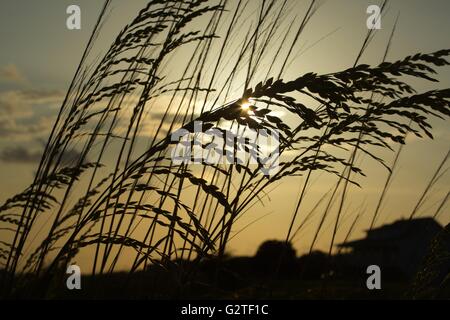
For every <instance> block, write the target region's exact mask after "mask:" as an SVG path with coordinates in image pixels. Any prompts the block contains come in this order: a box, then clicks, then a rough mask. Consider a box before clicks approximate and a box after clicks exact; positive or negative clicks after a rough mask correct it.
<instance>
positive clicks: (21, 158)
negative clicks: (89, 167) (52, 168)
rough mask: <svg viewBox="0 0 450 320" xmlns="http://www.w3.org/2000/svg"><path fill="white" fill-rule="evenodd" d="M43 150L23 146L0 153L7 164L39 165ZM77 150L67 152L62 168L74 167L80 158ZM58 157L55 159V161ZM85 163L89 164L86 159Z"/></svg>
mask: <svg viewBox="0 0 450 320" xmlns="http://www.w3.org/2000/svg"><path fill="white" fill-rule="evenodd" d="M42 153H43V150H42V149H41V150H39V151H37V150H30V149H27V148H26V147H23V146H16V147H6V148H4V149H3V150H2V151H1V152H0V161H2V162H5V163H38V162H39V161H40V160H41V157H42ZM80 156H81V154H80V152H78V151H77V150H74V149H72V150H67V151H65V152H64V154H63V156H62V158H61V166H72V165H74V164H75V163H76V161H77V160H78V159H79V158H80ZM57 158H58V156H56V157H55V161H56V159H57ZM84 162H87V159H85V161H84Z"/></svg>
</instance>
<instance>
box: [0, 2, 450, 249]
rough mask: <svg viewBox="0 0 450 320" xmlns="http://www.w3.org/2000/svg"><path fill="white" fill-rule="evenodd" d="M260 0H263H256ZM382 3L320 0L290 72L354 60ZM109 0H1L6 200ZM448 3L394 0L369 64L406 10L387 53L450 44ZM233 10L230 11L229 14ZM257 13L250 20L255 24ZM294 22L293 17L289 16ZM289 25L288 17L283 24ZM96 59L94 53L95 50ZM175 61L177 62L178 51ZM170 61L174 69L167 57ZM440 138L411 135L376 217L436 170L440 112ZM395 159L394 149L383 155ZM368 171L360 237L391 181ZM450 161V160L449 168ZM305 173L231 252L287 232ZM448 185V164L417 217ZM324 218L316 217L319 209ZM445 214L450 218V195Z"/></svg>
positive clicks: (119, 5) (104, 40) (404, 203)
mask: <svg viewBox="0 0 450 320" xmlns="http://www.w3.org/2000/svg"><path fill="white" fill-rule="evenodd" d="M145 3H146V1H141V0H132V1H124V0H115V1H113V7H114V8H113V10H112V11H111V12H110V13H109V14H110V17H109V20H108V22H107V24H106V25H105V28H104V30H103V31H102V33H101V35H100V38H99V42H98V43H97V46H98V50H99V52H100V51H101V50H102V48H103V47H104V46H105V45H107V44H108V43H109V42H110V41H111V40H112V39H113V36H114V35H115V33H116V32H117V31H118V30H120V28H121V27H122V26H123V25H124V24H125V23H127V22H128V21H129V20H130V18H131V17H133V15H134V14H135V13H136V12H137V10H139V9H140V8H142V7H143V5H144V4H145ZM250 3H251V4H250V7H249V12H252V8H251V6H253V5H254V6H255V8H254V9H253V10H256V5H257V4H258V3H259V0H252V1H250ZM308 3H309V1H294V2H291V9H290V17H291V18H294V17H298V18H299V19H300V18H301V17H302V16H303V14H304V12H305V10H306V8H307V5H308ZM374 3H377V2H376V1H366V0H342V1H335V0H329V1H320V4H321V5H320V6H319V9H318V11H317V13H316V14H315V15H314V16H313V18H312V20H311V21H310V23H309V24H308V25H307V28H306V30H305V32H304V33H302V34H301V38H300V40H299V45H298V46H297V47H296V48H295V51H296V53H297V54H296V56H295V59H294V60H292V63H291V64H290V67H289V68H288V69H287V71H286V72H285V74H284V78H285V79H294V78H296V77H298V76H299V75H301V74H303V73H306V72H310V71H314V72H317V73H330V72H333V71H339V70H342V69H346V68H348V67H350V66H352V65H353V62H354V61H355V58H356V55H357V52H358V51H359V48H360V47H361V44H362V41H363V40H364V37H365V35H366V33H367V27H366V19H367V17H368V15H367V14H366V8H367V6H368V5H370V4H374ZM71 4H76V5H79V6H80V8H81V14H82V16H81V17H82V18H81V19H82V20H81V21H82V29H81V30H68V29H67V28H66V24H65V23H66V18H67V14H66V8H67V6H69V5H71ZM102 5H103V1H102V0H71V1H67V0H39V1H29V0H1V1H0V40H1V49H0V161H1V165H0V201H2V202H3V201H4V200H6V199H7V198H9V197H11V196H13V195H14V194H15V193H17V192H20V191H21V190H23V189H24V188H25V187H27V186H28V185H29V184H30V183H31V181H32V178H33V174H34V172H35V170H36V168H37V164H38V162H39V160H40V157H41V153H42V150H43V147H44V144H45V142H46V139H47V137H48V135H49V134H50V130H51V127H52V125H53V123H54V121H55V119H56V116H57V113H58V110H59V108H60V106H61V103H62V101H63V99H64V95H65V92H66V91H67V88H68V86H69V84H70V81H71V80H72V77H73V75H74V72H75V70H76V67H77V65H78V62H79V61H80V58H81V55H82V53H83V50H84V48H85V45H86V43H87V41H88V38H89V36H90V33H91V31H92V29H93V26H94V24H95V21H96V19H97V17H98V15H99V12H100V9H101V7H102ZM449 13H450V2H449V1H447V0H430V1H422V0H414V1H413V0H392V1H389V4H388V10H387V12H386V15H385V16H383V18H382V29H381V30H380V31H379V32H378V33H377V34H376V36H375V38H374V41H373V42H372V43H371V44H370V46H369V48H368V50H367V52H366V53H365V55H364V56H363V57H362V59H361V61H360V62H361V63H369V64H378V63H380V61H381V59H382V56H383V54H384V50H385V45H386V42H387V41H388V39H389V36H390V33H391V29H392V25H393V24H394V21H395V19H396V17H397V15H398V14H399V20H398V26H397V29H396V32H395V35H394V39H393V43H392V46H391V48H390V51H389V54H388V57H387V60H388V61H393V60H398V59H401V58H403V57H405V56H407V55H411V54H414V53H418V52H422V53H427V52H433V51H437V50H439V49H444V48H445V49H447V48H449V47H450V37H449V32H450V19H449V16H448V15H449ZM227 14H230V13H229V12H228V13H227ZM253 20H255V16H254V15H253V16H251V17H250V18H249V21H248V23H252V22H254V21H253ZM286 20H287V21H289V20H288V19H286ZM285 26H287V24H285ZM93 58H95V57H93ZM171 63H173V66H174V69H176V67H177V66H178V63H179V62H178V61H177V60H176V59H173V60H172V61H171ZM167 68H169V69H170V68H171V65H168V66H167ZM438 72H439V75H437V78H438V79H439V80H440V83H438V84H433V83H427V82H415V83H414V85H415V88H416V89H417V91H419V92H421V91H425V90H428V89H432V88H433V89H435V88H449V87H450V68H449V67H444V68H440V69H438ZM432 124H433V134H434V137H435V138H434V140H430V139H424V140H419V139H417V138H409V139H408V143H407V145H406V147H405V149H404V152H403V154H402V155H401V158H400V160H399V166H398V171H397V172H396V173H395V178H394V181H393V183H392V186H391V189H390V191H389V193H388V195H387V198H386V201H385V205H384V207H383V209H382V213H381V217H380V219H379V223H378V224H383V223H388V222H392V221H394V220H397V219H399V218H402V217H403V218H404V217H407V216H409V214H410V213H411V211H412V209H413V208H414V206H415V205H416V203H417V201H418V199H419V197H420V195H421V193H422V192H423V190H424V189H425V187H426V185H427V183H428V182H429V180H430V179H431V177H432V175H433V173H434V171H435V169H436V168H437V166H438V165H439V163H440V162H441V160H442V158H443V157H444V156H445V154H446V153H447V150H448V149H449V148H450V126H449V120H448V119H447V120H433V121H432ZM382 155H383V156H384V158H385V159H386V161H387V163H388V164H390V163H391V162H392V160H393V157H394V154H393V153H387V152H386V153H382ZM358 161H362V167H363V168H364V169H365V172H366V174H367V177H366V178H365V179H359V180H358V181H359V182H360V183H361V185H362V188H361V189H358V188H356V187H351V190H350V193H349V197H348V199H347V205H348V208H346V209H347V210H346V213H345V216H344V219H343V222H342V223H343V224H342V230H343V231H342V232H340V233H339V234H338V239H337V242H339V241H341V240H342V239H343V237H345V233H346V231H347V230H348V228H349V227H350V225H351V222H352V221H353V219H354V216H355V215H356V214H358V213H359V212H360V211H361V213H362V217H361V219H360V220H359V222H358V224H357V226H356V230H355V232H354V233H353V235H352V238H359V237H362V236H364V230H365V229H367V228H368V226H369V221H370V217H371V215H372V214H373V211H374V209H375V204H376V201H377V199H378V197H379V195H380V193H381V190H382V187H383V185H384V182H385V179H386V176H387V171H386V170H385V169H384V168H382V167H381V166H380V165H379V164H376V163H374V162H373V161H372V160H370V159H367V158H361V159H359V160H358ZM448 166H449V164H448V163H447V164H446V166H445V168H447V167H448ZM335 181H336V179H335V177H329V176H325V175H316V176H313V183H314V184H313V186H312V188H311V189H310V192H309V193H308V194H307V197H306V199H305V203H304V206H303V208H304V209H303V210H304V211H301V212H300V216H299V221H301V219H302V214H306V212H308V211H309V209H310V208H311V207H312V206H313V205H314V203H315V202H316V201H317V199H318V198H319V197H320V196H321V195H322V194H323V193H324V192H326V191H327V190H329V189H330V188H331V187H332V186H333V185H334V183H335ZM301 182H302V180H301V178H296V179H288V180H284V181H283V183H282V184H280V185H278V186H277V188H276V189H275V190H274V191H273V192H272V193H271V195H270V198H271V201H270V202H266V203H265V206H257V207H254V208H253V209H252V210H251V211H250V212H249V213H248V214H246V216H245V217H244V218H243V219H242V220H241V221H240V222H239V224H238V226H237V227H236V231H238V230H239V229H240V228H241V227H244V226H245V225H247V224H249V223H251V222H252V221H254V220H256V219H258V218H259V217H261V216H263V215H267V216H265V217H264V218H263V219H261V220H258V221H257V222H256V223H254V224H252V225H251V226H250V227H249V228H247V229H246V230H245V231H244V232H242V233H239V234H238V236H236V237H235V238H233V240H232V242H231V250H230V251H231V253H233V254H239V255H245V254H253V253H254V252H255V250H256V248H257V246H258V245H259V244H260V243H261V242H262V241H264V240H266V239H284V236H285V234H286V231H287V228H288V225H289V221H290V218H291V215H292V212H293V209H294V207H295V204H296V200H297V197H298V194H299V190H300V188H301V186H302V183H301ZM449 189H450V172H447V173H446V174H445V175H444V176H443V177H441V179H440V181H439V183H438V184H437V185H436V186H435V188H434V189H433V190H432V192H431V196H430V197H429V198H428V199H427V200H426V202H425V204H424V205H423V206H422V208H421V210H420V212H419V216H427V215H433V214H434V212H435V210H436V209H437V206H438V205H439V203H440V201H442V199H443V198H444V197H445V195H446V194H447V193H448V192H449ZM317 218H318V217H317ZM438 220H439V222H440V223H441V224H447V223H449V222H450V207H449V203H448V202H447V204H446V206H445V207H444V208H443V210H442V211H441V213H440V215H439V217H438ZM317 222H318V220H317V219H315V220H313V221H311V223H310V224H309V225H308V226H307V227H306V228H305V229H304V230H303V231H302V232H301V233H300V234H299V235H298V237H296V239H295V248H296V249H297V251H298V253H303V252H305V251H306V250H307V249H308V248H309V244H310V241H311V237H312V235H313V233H314V231H315V228H316V225H317ZM332 222H333V220H332V216H331V218H330V220H329V221H326V222H325V227H326V228H327V229H326V230H324V233H323V234H322V235H321V237H320V239H319V241H318V244H317V248H318V249H322V250H327V248H328V245H329V242H330V237H329V234H330V233H331V224H332Z"/></svg>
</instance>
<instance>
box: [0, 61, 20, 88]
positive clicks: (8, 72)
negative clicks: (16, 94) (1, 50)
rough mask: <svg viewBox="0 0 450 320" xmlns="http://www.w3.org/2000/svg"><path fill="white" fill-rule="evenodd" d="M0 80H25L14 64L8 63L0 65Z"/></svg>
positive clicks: (17, 81)
mask: <svg viewBox="0 0 450 320" xmlns="http://www.w3.org/2000/svg"><path fill="white" fill-rule="evenodd" d="M0 80H2V81H4V82H13V83H24V82H26V78H25V76H24V75H23V74H22V73H21V72H20V70H19V69H18V68H17V66H16V65H15V64H8V65H6V66H3V67H0Z"/></svg>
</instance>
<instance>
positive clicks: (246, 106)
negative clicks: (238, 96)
mask: <svg viewBox="0 0 450 320" xmlns="http://www.w3.org/2000/svg"><path fill="white" fill-rule="evenodd" d="M254 105H255V101H253V100H252V99H248V100H247V101H245V102H244V103H242V104H241V109H242V110H243V111H245V112H250V111H251V107H253V106H254Z"/></svg>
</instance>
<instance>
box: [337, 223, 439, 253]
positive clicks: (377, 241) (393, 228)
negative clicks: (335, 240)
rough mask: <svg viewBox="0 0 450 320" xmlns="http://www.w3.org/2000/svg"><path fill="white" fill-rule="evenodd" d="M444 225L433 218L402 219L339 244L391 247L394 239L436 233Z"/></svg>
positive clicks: (341, 245) (340, 245)
mask: <svg viewBox="0 0 450 320" xmlns="http://www.w3.org/2000/svg"><path fill="white" fill-rule="evenodd" d="M441 230H443V227H442V226H441V225H440V224H439V223H438V222H437V221H436V220H434V219H433V218H430V217H426V218H417V219H401V220H397V221H395V222H393V223H391V224H386V225H383V226H381V227H378V228H374V229H372V230H366V233H367V236H366V238H364V239H359V240H354V241H348V242H345V243H340V244H337V246H338V247H342V248H360V247H383V248H386V247H389V246H392V244H393V242H394V241H397V240H402V239H412V238H417V239H420V237H423V236H424V235H434V234H437V233H438V232H439V231H441Z"/></svg>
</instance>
